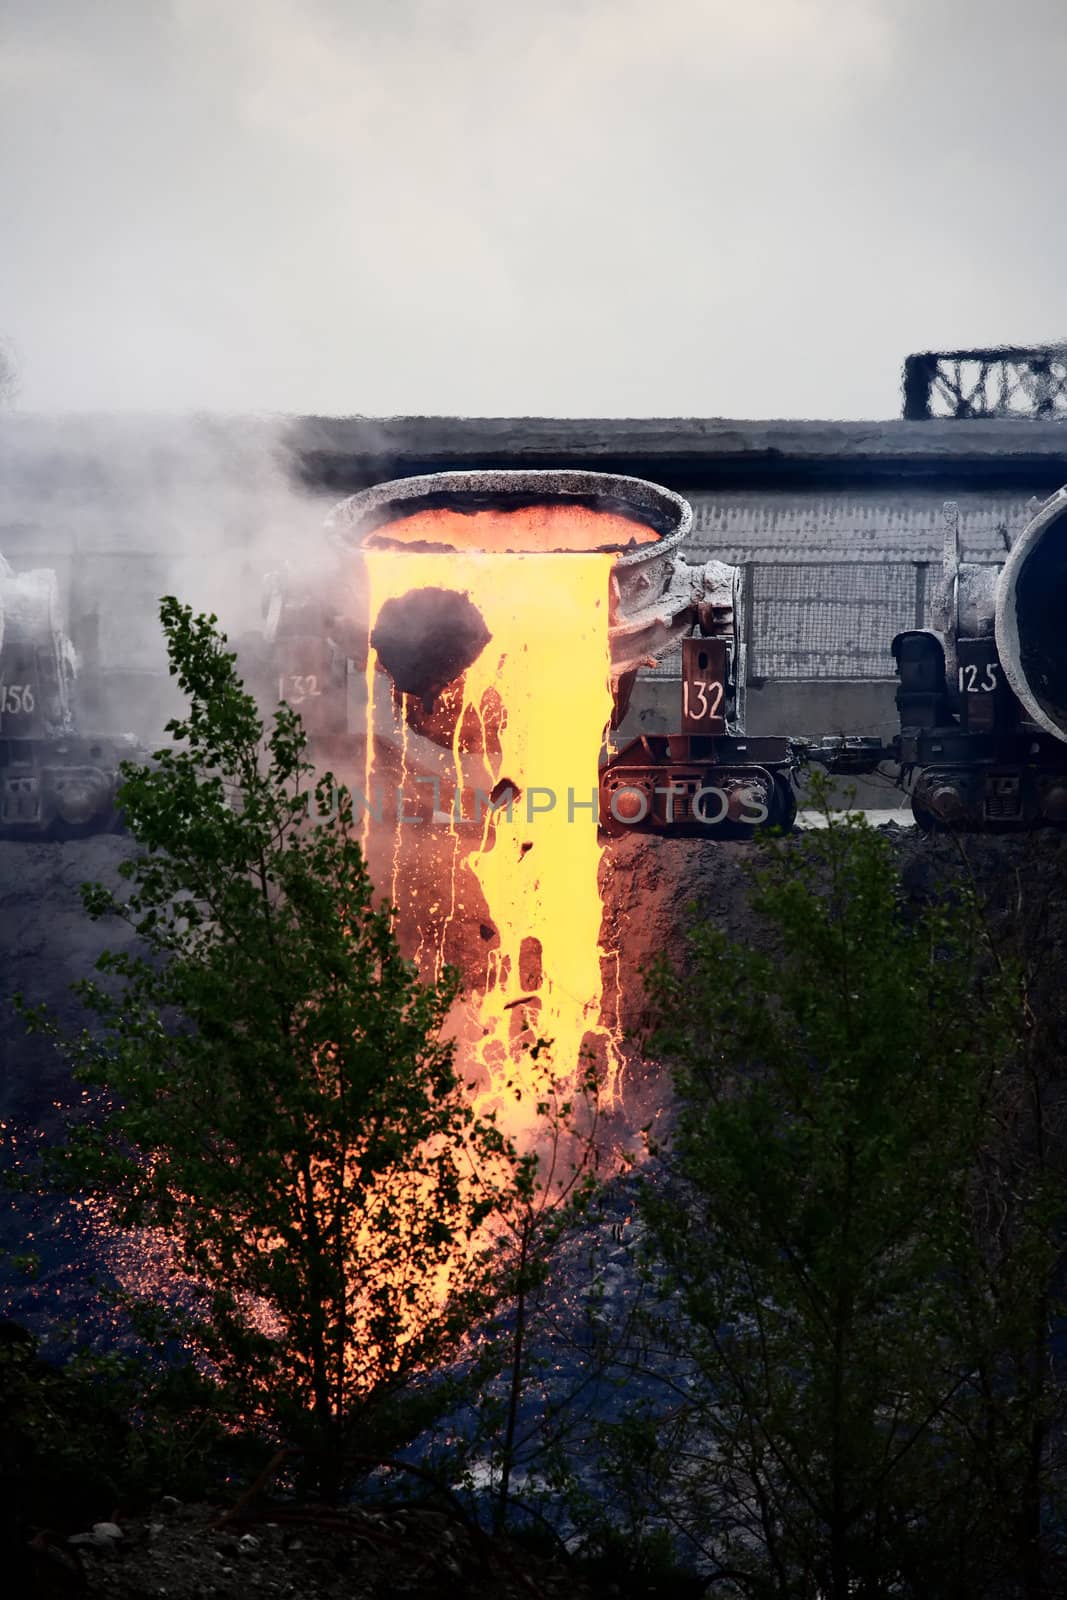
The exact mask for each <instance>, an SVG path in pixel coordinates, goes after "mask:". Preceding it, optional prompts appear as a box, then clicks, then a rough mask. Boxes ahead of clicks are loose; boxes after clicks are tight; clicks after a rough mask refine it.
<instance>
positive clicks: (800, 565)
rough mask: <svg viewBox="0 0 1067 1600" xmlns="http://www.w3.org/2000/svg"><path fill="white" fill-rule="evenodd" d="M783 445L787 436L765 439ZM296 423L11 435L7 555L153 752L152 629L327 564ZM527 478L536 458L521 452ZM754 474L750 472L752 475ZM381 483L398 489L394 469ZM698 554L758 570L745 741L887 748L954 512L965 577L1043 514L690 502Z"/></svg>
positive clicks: (47, 426)
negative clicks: (902, 635) (860, 741)
mask: <svg viewBox="0 0 1067 1600" xmlns="http://www.w3.org/2000/svg"><path fill="white" fill-rule="evenodd" d="M766 426H767V427H768V428H769V427H772V426H773V425H770V424H768V425H766ZM282 431H283V429H282V425H281V423H275V422H272V421H271V420H270V419H267V420H260V421H252V422H241V423H233V422H225V421H218V420H212V419H203V418H185V419H98V420H92V419H90V420H88V421H84V420H77V419H74V420H64V419H55V420H48V419H33V418H27V419H20V418H9V419H5V420H4V422H3V424H2V426H0V555H3V556H5V557H6V558H7V559H8V560H9V561H10V562H11V564H12V565H13V566H14V567H15V568H16V569H17V570H25V569H27V568H30V567H41V566H45V567H52V568H54V569H55V570H56V572H57V573H58V576H59V581H60V588H61V591H62V593H63V596H64V598H65V601H66V606H67V613H68V617H69V623H70V627H71V631H72V632H73V634H74V636H75V642H76V644H77V645H78V647H79V649H80V651H81V654H82V656H83V659H84V661H85V666H86V672H85V675H84V683H85V686H86V687H87V688H88V687H89V686H93V687H94V689H95V690H96V691H97V692H96V694H95V699H94V700H93V703H91V704H90V705H89V707H88V711H89V714H90V715H91V718H92V720H93V722H94V723H95V724H96V726H97V728H98V730H99V731H104V727H103V726H101V724H102V723H103V724H105V725H106V724H109V723H114V722H116V721H117V723H118V724H119V726H116V727H111V728H110V729H109V731H120V729H121V730H126V729H128V730H129V731H132V732H134V733H137V734H138V735H140V736H141V737H143V738H152V737H154V736H155V735H156V734H157V733H158V731H159V729H160V727H161V725H162V722H163V721H164V720H165V718H166V716H167V715H170V714H172V713H173V711H174V709H175V707H176V701H175V696H174V691H173V686H172V684H171V682H170V680H169V678H168V676H167V673H166V668H165V662H164V659H163V650H162V644H161V639H160V634H159V626H158V621H157V610H158V600H159V597H160V595H161V594H163V593H165V592H174V593H177V594H179V595H180V596H181V597H182V598H185V599H188V600H189V602H190V603H192V604H194V605H196V606H197V607H204V608H214V609H216V610H217V611H218V612H219V613H220V615H221V616H222V618H223V621H224V623H225V624H226V625H227V626H228V627H230V629H231V631H233V632H236V631H238V629H239V628H240V627H241V626H244V625H247V623H248V622H249V621H251V620H253V619H254V618H255V617H256V616H257V614H258V603H259V597H260V587H261V585H260V580H261V577H262V574H263V573H264V572H265V571H266V570H268V569H269V568H270V566H271V565H273V564H279V563H282V562H284V561H285V560H290V561H291V562H292V563H293V564H294V565H295V566H296V567H301V566H303V565H304V564H305V563H307V562H308V561H311V560H313V559H314V557H315V553H316V552H317V551H320V550H322V549H323V548H324V541H323V539H322V534H321V529H322V522H323V519H324V517H325V515H326V513H327V511H328V510H329V508H330V506H331V505H332V504H333V502H334V501H335V500H336V499H337V498H339V494H338V491H337V490H330V489H327V488H318V487H313V488H307V487H306V486H305V487H298V486H297V485H296V483H295V482H294V481H293V479H292V478H291V477H289V476H287V473H286V466H285V461H284V452H283V451H282V450H281V449H280V438H281V434H282ZM515 448H516V464H521V462H522V455H521V452H522V439H521V437H520V436H516V441H515ZM753 470H755V469H753ZM381 475H382V476H390V475H393V474H392V473H391V472H389V471H385V470H383V472H382V474H381ZM662 476H663V477H665V478H667V479H668V481H669V482H670V483H671V486H672V487H674V488H677V489H678V490H679V491H680V492H681V493H683V494H686V495H687V498H689V499H690V501H691V502H692V504H693V508H694V516H695V525H694V530H693V534H692V536H691V539H690V542H689V546H688V549H687V551H686V555H687V557H688V559H689V560H690V561H698V560H701V559H706V558H708V557H716V558H718V559H720V560H726V561H730V562H735V563H739V564H740V565H742V566H743V567H744V569H745V596H746V599H745V604H746V619H745V629H746V634H747V638H748V647H749V648H748V676H749V680H750V688H749V692H748V722H749V727H750V728H751V730H752V731H753V732H764V731H766V732H792V733H802V734H814V735H818V734H822V733H828V732H849V733H879V734H882V735H883V736H888V734H889V733H890V732H891V731H892V728H893V726H894V717H893V686H892V681H891V679H892V670H893V668H892V661H891V658H890V656H889V644H890V641H891V639H892V637H893V635H894V634H895V633H896V632H898V631H899V630H900V629H901V628H906V627H914V626H916V625H922V624H923V623H925V622H926V620H927V619H928V615H929V603H930V599H931V596H932V593H933V589H934V585H935V583H936V580H937V576H938V574H939V571H940V564H941V548H942V537H943V520H942V507H943V503H944V500H945V498H946V497H947V496H950V497H952V498H954V499H955V500H957V502H958V503H959V506H960V527H961V534H962V544H963V550H964V555H965V558H967V559H971V560H979V561H997V560H999V559H1001V558H1002V556H1003V553H1004V549H1005V546H1006V543H1007V540H1008V539H1009V538H1010V536H1011V534H1012V533H1013V532H1015V531H1017V530H1018V529H1019V528H1020V527H1021V526H1022V525H1023V524H1024V523H1025V522H1026V521H1027V520H1028V517H1029V515H1030V514H1031V511H1032V505H1031V503H1030V494H1029V490H1028V488H1027V487H1026V486H1025V485H1024V487H1023V488H1021V489H1020V490H1019V491H1018V492H1015V493H1008V494H1006V493H1004V492H1003V491H992V490H991V491H983V490H981V489H976V488H973V487H970V488H968V487H967V483H968V481H970V480H969V479H968V477H967V475H966V474H964V473H962V472H961V476H960V479H959V486H958V487H957V485H956V484H955V483H954V481H953V479H952V477H951V475H950V474H949V475H947V476H946V475H945V474H941V475H940V477H939V481H938V483H937V484H936V485H934V484H929V483H916V482H915V481H912V479H911V478H909V476H908V475H907V472H906V471H905V470H901V472H900V473H899V474H898V475H897V476H894V477H892V478H882V479H881V480H880V481H878V482H877V483H876V484H872V485H871V487H859V488H857V487H855V486H854V485H853V486H842V487H840V488H838V487H835V486H834V485H833V483H832V482H831V483H829V484H827V483H825V482H824V483H823V484H822V486H821V487H818V488H814V487H813V488H807V487H793V488H779V487H777V486H776V484H775V482H774V481H772V480H771V479H768V482H767V484H766V485H765V486H764V485H763V484H761V483H760V482H759V481H758V479H757V481H755V482H753V483H749V485H748V486H747V487H735V486H725V485H724V486H723V487H722V488H721V489H720V488H709V487H707V486H706V485H703V486H701V487H693V488H689V487H687V483H686V480H685V476H684V472H683V470H682V469H681V468H679V469H678V471H677V473H675V474H673V475H672V474H669V473H667V472H666V471H664V473H663V474H662ZM677 671H678V667H677V661H674V662H671V661H668V662H666V663H664V664H663V666H662V667H660V668H659V669H656V671H655V672H652V673H646V674H644V675H643V681H642V682H641V683H640V684H639V685H638V690H637V692H636V694H635V699H634V707H633V711H632V713H631V716H630V718H629V719H628V723H627V727H628V728H642V727H644V728H654V727H666V726H669V725H671V724H672V723H673V724H674V725H676V721H677V717H676V709H675V707H676V702H677V690H676V682H677Z"/></svg>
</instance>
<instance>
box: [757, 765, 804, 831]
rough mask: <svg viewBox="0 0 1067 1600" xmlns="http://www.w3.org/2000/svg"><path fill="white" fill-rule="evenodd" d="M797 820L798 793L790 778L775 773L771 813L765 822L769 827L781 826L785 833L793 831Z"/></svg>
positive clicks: (765, 825)
mask: <svg viewBox="0 0 1067 1600" xmlns="http://www.w3.org/2000/svg"><path fill="white" fill-rule="evenodd" d="M796 820H797V795H796V790H795V789H794V788H793V783H792V780H791V779H790V778H787V777H784V776H783V774H782V773H780V772H776V773H775V775H774V788H773V790H772V803H771V814H770V816H769V817H768V818H767V821H766V822H765V823H764V827H767V828H781V830H782V832H783V833H790V832H792V830H793V828H794V827H795V826H796Z"/></svg>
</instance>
